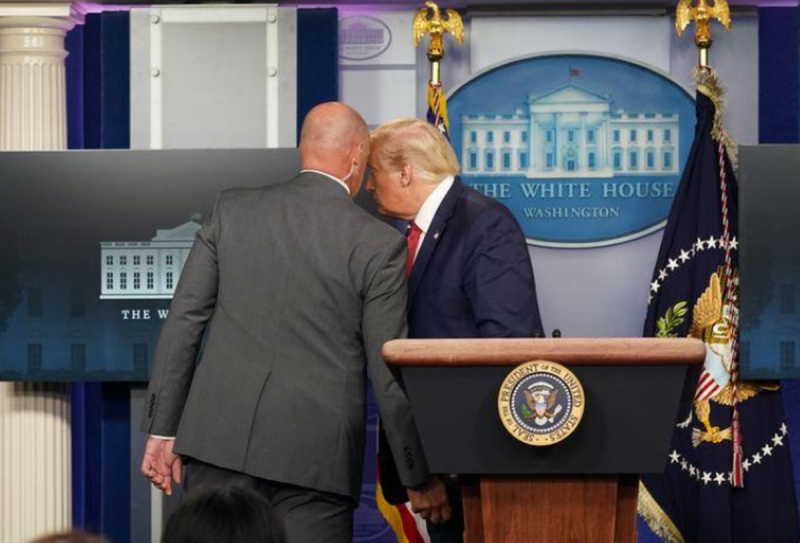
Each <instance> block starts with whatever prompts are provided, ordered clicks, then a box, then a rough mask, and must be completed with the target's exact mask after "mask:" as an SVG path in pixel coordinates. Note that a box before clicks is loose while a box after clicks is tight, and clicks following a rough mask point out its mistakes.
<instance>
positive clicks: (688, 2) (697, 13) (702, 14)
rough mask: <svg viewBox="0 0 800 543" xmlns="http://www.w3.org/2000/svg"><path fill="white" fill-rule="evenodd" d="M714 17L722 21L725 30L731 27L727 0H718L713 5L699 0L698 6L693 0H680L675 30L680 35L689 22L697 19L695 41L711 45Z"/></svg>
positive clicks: (704, 0) (676, 12)
mask: <svg viewBox="0 0 800 543" xmlns="http://www.w3.org/2000/svg"><path fill="white" fill-rule="evenodd" d="M714 19H716V20H717V21H719V22H720V23H722V26H724V27H725V30H730V29H731V10H730V8H729V7H728V3H727V2H726V1H725V0H716V1H715V2H714V4H713V5H709V4H708V3H707V2H706V0H699V1H698V2H697V6H696V7H695V6H693V5H692V0H680V2H678V7H677V9H676V10H675V30H676V31H677V32H678V37H680V36H681V35H683V31H684V30H686V27H687V26H689V23H691V22H692V21H695V23H696V24H697V33H696V35H695V43H696V44H697V45H701V44H709V45H710V44H711V30H710V29H709V23H710V22H711V21H713V20H714Z"/></svg>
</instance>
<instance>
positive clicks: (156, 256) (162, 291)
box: [100, 214, 201, 300]
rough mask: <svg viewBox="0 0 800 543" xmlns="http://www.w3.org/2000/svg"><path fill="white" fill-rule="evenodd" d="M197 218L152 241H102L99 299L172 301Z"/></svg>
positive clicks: (198, 221)
mask: <svg viewBox="0 0 800 543" xmlns="http://www.w3.org/2000/svg"><path fill="white" fill-rule="evenodd" d="M200 222H201V221H200V215H197V214H195V215H192V219H191V220H190V221H189V222H187V223H184V224H182V225H180V226H178V227H176V228H172V229H170V230H161V229H159V230H157V231H156V236H155V237H154V238H153V239H152V240H151V241H104V242H102V243H100V250H101V256H100V258H101V267H102V274H101V278H100V280H101V283H102V285H101V290H100V293H101V294H100V299H101V300H146V299H163V298H172V295H173V293H174V292H175V287H176V286H177V284H178V279H179V278H180V275H181V271H182V270H183V265H184V264H185V263H186V258H187V257H188V256H189V251H190V250H191V249H192V245H193V244H194V240H195V235H196V234H197V232H198V231H199V230H200Z"/></svg>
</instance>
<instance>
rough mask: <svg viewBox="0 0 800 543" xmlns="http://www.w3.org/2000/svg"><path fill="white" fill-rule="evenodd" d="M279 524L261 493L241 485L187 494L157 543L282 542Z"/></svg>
mask: <svg viewBox="0 0 800 543" xmlns="http://www.w3.org/2000/svg"><path fill="white" fill-rule="evenodd" d="M285 541H286V535H285V533H284V529H283V525H282V523H281V522H280V520H279V519H278V517H277V516H276V515H275V513H274V512H273V510H272V507H271V506H270V504H269V502H268V501H267V500H266V498H264V497H263V496H262V495H261V494H259V493H258V492H256V491H254V490H250V489H248V488H244V487H237V486H231V487H225V488H219V489H211V490H200V491H198V492H196V493H190V494H189V496H188V497H187V498H186V500H185V501H184V502H183V503H182V504H181V505H180V507H178V509H177V510H176V511H175V513H173V515H172V516H171V517H170V519H169V521H168V522H167V526H166V527H165V528H164V535H163V536H162V538H161V543H222V542H224V543H285Z"/></svg>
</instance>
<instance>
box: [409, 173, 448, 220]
mask: <svg viewBox="0 0 800 543" xmlns="http://www.w3.org/2000/svg"><path fill="white" fill-rule="evenodd" d="M455 179H456V178H455V177H453V176H452V175H448V176H447V177H445V178H444V179H442V180H441V181H440V182H439V185H438V186H437V187H436V188H435V189H434V190H433V192H431V193H430V194H429V195H428V198H427V199H426V200H425V202H424V203H423V204H422V207H421V208H419V211H418V212H417V216H416V217H415V218H414V223H415V224H416V225H417V226H419V229H420V230H422V231H423V232H427V231H428V229H429V228H430V227H431V223H432V222H433V218H434V217H435V216H436V212H437V211H438V210H439V206H440V205H442V202H443V201H444V197H445V196H447V192H448V191H449V190H450V187H452V186H453V183H454V182H455Z"/></svg>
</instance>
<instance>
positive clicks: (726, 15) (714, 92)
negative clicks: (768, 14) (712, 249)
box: [675, 0, 744, 488]
mask: <svg viewBox="0 0 800 543" xmlns="http://www.w3.org/2000/svg"><path fill="white" fill-rule="evenodd" d="M714 19H716V20H718V21H719V22H720V23H721V24H722V26H724V27H725V30H728V31H730V29H731V13H730V8H729V7H728V4H727V2H726V0H715V2H714V5H713V6H710V5H708V3H707V2H706V0H698V3H697V5H696V6H693V5H692V0H680V1H679V2H678V7H677V8H676V10H675V29H676V30H677V32H678V37H680V36H681V35H682V34H683V31H684V30H685V29H686V27H687V26H688V25H689V24H690V23H691V22H692V21H694V23H695V34H694V44H695V46H696V47H697V65H698V69H699V72H698V75H697V78H698V91H699V92H702V93H703V94H705V95H706V96H708V97H709V98H710V99H711V100H712V101H713V102H714V108H715V115H714V123H713V128H712V132H711V135H712V138H713V139H714V141H715V143H716V145H717V157H718V162H719V164H718V168H719V180H720V195H721V205H722V225H721V226H722V240H721V243H722V244H723V245H724V247H725V260H724V271H723V277H724V279H725V286H724V289H725V294H724V297H723V300H725V301H726V302H727V303H729V304H735V303H736V301H735V300H734V298H735V297H736V294H735V292H736V289H737V281H738V277H736V275H737V272H736V270H734V268H733V265H732V260H731V250H730V243H731V225H730V221H729V220H728V215H729V213H728V212H729V209H728V204H729V202H728V183H727V180H726V174H725V166H726V161H727V153H726V148H725V144H726V137H725V131H724V130H723V129H722V121H721V107H722V104H721V100H722V96H721V93H720V92H719V89H718V83H717V81H716V77H717V76H716V74H715V73H714V71H713V70H712V69H711V66H710V63H709V54H708V52H709V49H711V44H712V43H713V40H712V39H711V28H710V23H711V21H713V20H714ZM738 320H739V319H738V308H736V309H734V310H731V315H730V316H729V323H730V328H731V352H732V354H731V368H730V377H731V380H730V385H731V391H732V394H731V404H732V405H731V407H732V413H731V418H732V420H731V431H732V432H731V433H732V435H731V441H732V449H733V466H732V468H733V469H732V470H731V481H730V482H731V486H733V487H734V488H742V487H744V469H743V468H744V466H743V449H742V432H741V421H740V419H739V405H738V404H739V400H738V389H739V383H738V382H739V363H738V348H739V346H738ZM701 379H702V377H701ZM699 396H701V391H700V390H699V389H698V391H697V392H696V393H695V399H696V400H697V399H698V397H699Z"/></svg>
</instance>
